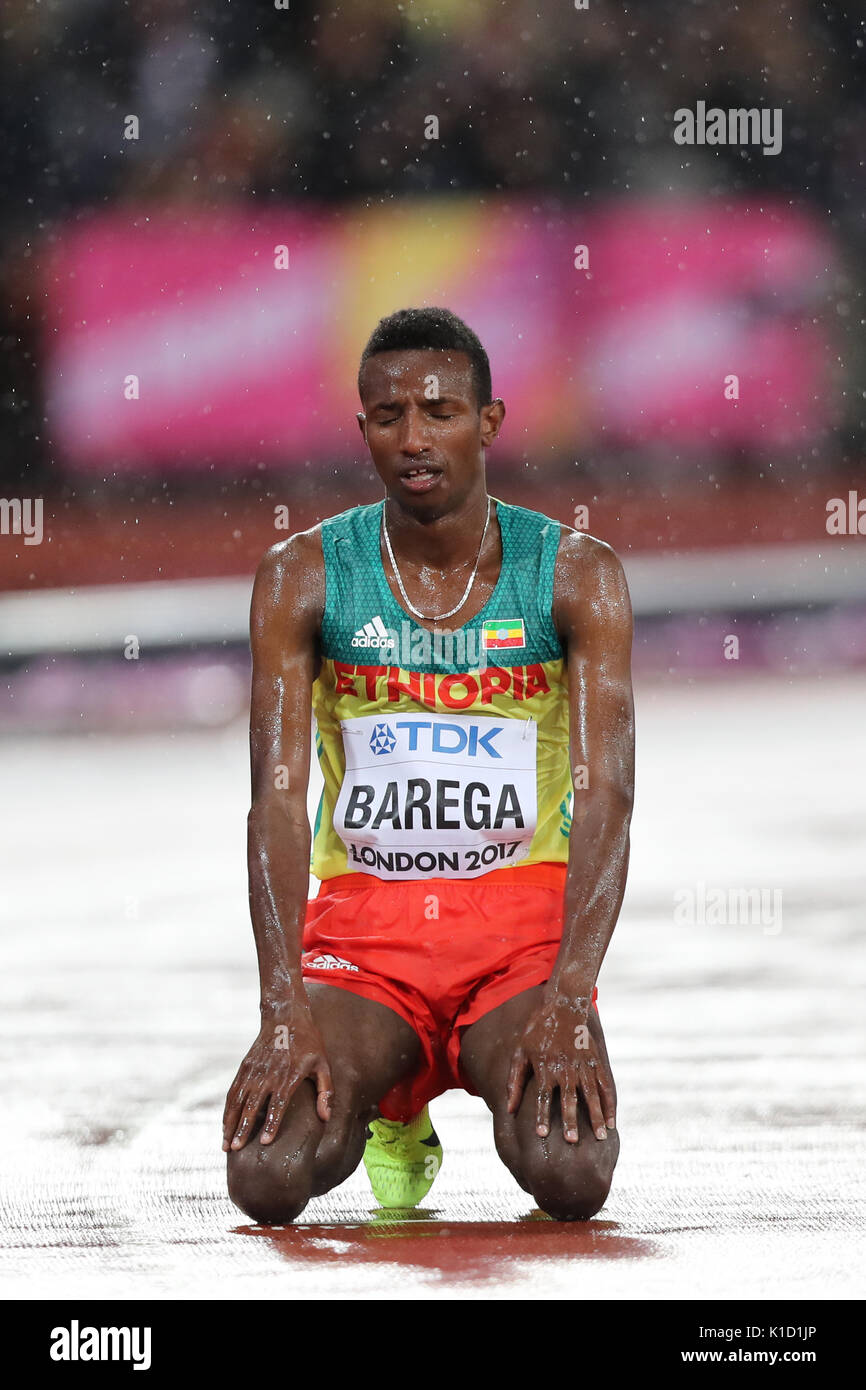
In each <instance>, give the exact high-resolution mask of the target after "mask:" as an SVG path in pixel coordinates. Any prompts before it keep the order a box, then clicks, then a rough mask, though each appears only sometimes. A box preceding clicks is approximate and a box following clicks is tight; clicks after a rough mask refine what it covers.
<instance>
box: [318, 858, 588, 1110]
mask: <svg viewBox="0 0 866 1390" xmlns="http://www.w3.org/2000/svg"><path fill="white" fill-rule="evenodd" d="M565 877H566V865H565V864H556V863H545V864H528V865H526V866H525V867H519V866H515V867H514V868H510V867H509V868H505V869H498V870H496V871H495V873H492V874H490V875H485V876H483V877H481V878H477V879H450V878H428V879H413V880H408V881H405V882H393V881H390V880H384V879H377V878H373V877H372V876H371V875H370V874H358V873H351V874H339V875H338V876H337V877H336V878H330V879H326V880H324V881H323V882H322V884H321V885H320V887H319V892H318V895H317V896H316V897H315V898H311V899H310V901H309V902H308V903H307V912H306V920H305V925H304V936H303V948H304V950H303V957H302V961H303V973H304V979H305V980H322V981H325V982H326V983H327V984H330V985H336V986H337V987H338V988H339V989H348V990H351V991H352V993H354V994H360V995H363V997H364V998H365V999H374V1000H376V1001H377V1002H378V1003H380V1004H385V1005H387V1007H388V1008H389V1009H393V1010H394V1012H395V1013H397V1014H399V1015H400V1017H401V1018H405V1020H406V1022H407V1023H409V1024H410V1025H411V1026H412V1028H414V1030H415V1032H416V1033H417V1034H418V1037H419V1038H420V1039H421V1046H422V1048H423V1056H422V1059H421V1061H420V1063H419V1065H418V1067H417V1069H416V1071H415V1072H414V1073H412V1074H411V1075H410V1076H407V1077H405V1078H404V1080H402V1081H401V1082H399V1083H398V1084H397V1085H396V1086H394V1087H393V1088H392V1089H391V1090H390V1091H389V1092H388V1093H387V1095H385V1096H383V1097H382V1099H381V1100H380V1102H379V1109H380V1111H381V1113H382V1114H383V1115H384V1116H385V1118H386V1119H389V1120H403V1121H407V1120H410V1119H411V1118H412V1116H413V1115H417V1113H418V1111H419V1110H421V1109H422V1108H423V1107H424V1106H425V1105H426V1104H427V1102H428V1101H429V1100H432V1099H433V1097H434V1096H438V1095H441V1094H442V1092H443V1091H448V1090H450V1089H451V1088H452V1087H459V1088H461V1089H463V1090H465V1091H468V1092H469V1093H470V1094H471V1095H477V1092H476V1091H474V1090H473V1088H472V1087H471V1086H470V1085H469V1083H468V1081H467V1078H466V1076H465V1075H464V1074H463V1072H462V1070H461V1067H460V1040H461V1036H462V1033H463V1030H464V1029H465V1028H468V1027H469V1025H470V1024H471V1023H475V1022H476V1020H477V1019H479V1018H481V1017H482V1015H483V1014H486V1013H489V1012H490V1010H491V1009H495V1008H497V1006H498V1005H499V1004H504V1003H505V1001H506V1000H507V999H511V998H513V996H514V995H515V994H520V993H521V991H523V990H525V989H529V988H531V986H533V985H540V984H543V983H544V981H545V980H547V979H549V977H550V973H551V970H552V968H553V963H554V961H555V960H556V956H557V953H558V951H559V944H560V938H561V936H562V917H563V904H564V894H565ZM596 994H597V991H595V990H593V996H592V997H593V1002H595V999H596ZM596 1007H597V1006H596Z"/></svg>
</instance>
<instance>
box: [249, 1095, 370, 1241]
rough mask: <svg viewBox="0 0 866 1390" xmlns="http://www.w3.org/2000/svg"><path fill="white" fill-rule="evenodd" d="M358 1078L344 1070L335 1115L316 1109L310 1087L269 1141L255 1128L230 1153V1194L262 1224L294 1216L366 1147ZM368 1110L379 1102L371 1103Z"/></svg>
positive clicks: (281, 1222)
mask: <svg viewBox="0 0 866 1390" xmlns="http://www.w3.org/2000/svg"><path fill="white" fill-rule="evenodd" d="M353 1081H354V1079H353V1078H352V1077H350V1076H342V1075H341V1093H342V1096H343V1097H344V1098H345V1099H344V1101H343V1103H342V1104H341V1103H340V1102H339V1101H337V1102H336V1103H335V1105H334V1110H333V1113H332V1115H331V1119H330V1120H328V1122H327V1123H326V1124H323V1123H322V1121H321V1120H320V1119H319V1117H318V1115H317V1114H316V1112H315V1097H314V1092H313V1091H312V1088H311V1089H310V1092H309V1095H306V1094H300V1095H299V1096H298V1097H297V1100H296V1101H294V1102H293V1103H292V1106H291V1107H290V1109H289V1111H288V1113H287V1114H286V1117H285V1119H284V1120H283V1124H282V1125H281V1127H280V1130H279V1132H278V1133H277V1136H276V1138H275V1139H274V1141H273V1143H271V1144H262V1143H260V1142H259V1139H258V1133H257V1132H254V1133H253V1134H252V1136H251V1137H250V1138H249V1139H248V1140H247V1143H246V1144H245V1146H244V1147H243V1148H242V1149H236V1150H230V1151H229V1153H228V1189H229V1196H230V1197H231V1199H232V1201H233V1202H234V1203H235V1205H236V1206H238V1207H240V1209H241V1211H243V1212H245V1213H246V1215H247V1216H249V1217H251V1218H252V1220H254V1221H255V1222H256V1223H257V1224H258V1225H260V1226H285V1225H288V1224H289V1222H291V1221H294V1220H295V1219H296V1218H297V1217H298V1216H300V1214H301V1212H302V1211H303V1210H304V1207H305V1206H306V1205H307V1203H308V1202H309V1200H310V1198H311V1197H321V1196H322V1195H323V1194H324V1193H325V1192H330V1191H331V1189H332V1188H334V1187H338V1186H339V1184H340V1183H341V1182H344V1181H345V1179H346V1178H347V1177H348V1176H349V1175H350V1173H352V1172H353V1171H354V1170H355V1168H357V1166H358V1164H359V1162H360V1160H361V1155H362V1153H363V1151H364V1135H365V1125H364V1120H365V1118H366V1111H365V1113H364V1114H363V1115H362V1114H361V1113H360V1111H359V1108H358V1106H357V1105H356V1104H355V1096H356V1089H355V1086H354V1084H353ZM367 1110H369V1112H370V1114H371V1115H372V1114H374V1113H375V1106H368V1107H367Z"/></svg>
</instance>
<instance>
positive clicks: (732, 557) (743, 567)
mask: <svg viewBox="0 0 866 1390" xmlns="http://www.w3.org/2000/svg"><path fill="white" fill-rule="evenodd" d="M621 558H622V561H623V565H624V567H625V571H626V576H627V578H628V583H629V589H630V591H631V597H632V605H633V607H634V612H635V616H636V617H650V616H663V615H665V614H668V613H669V614H676V613H694V612H703V611H716V612H726V611H738V612H741V611H745V610H748V609H758V610H762V609H775V608H792V607H804V606H806V605H807V604H833V603H856V602H863V601H866V543H864V542H859V543H858V542H857V541H854V542H853V543H846V542H841V543H839V544H836V543H834V542H832V541H828V543H827V544H825V545H821V546H814V545H813V546H789V545H773V546H763V547H748V548H742V547H733V548H730V549H725V550H709V551H707V550H704V551H695V552H686V553H680V554H675V553H671V552H665V553H664V554H660V555H650V554H640V555H627V556H622V557H621ZM251 593H252V577H250V578H248V579H190V580H161V581H160V580H158V581H156V582H154V583H146V584H120V585H104V586H103V585H99V586H96V585H94V586H92V587H87V588H82V589H36V590H32V591H29V592H21V593H8V594H4V595H2V596H0V657H4V656H5V657H13V658H17V657H23V656H32V655H35V654H36V653H39V652H55V653H61V652H81V653H85V652H100V651H115V652H116V651H120V650H122V648H123V646H124V645H125V643H126V641H127V639H128V638H129V637H136V638H137V639H138V641H139V643H140V644H141V646H142V647H145V646H146V647H187V646H189V645H190V644H191V643H193V642H198V643H204V644H207V645H215V644H217V645H218V644H220V643H223V642H226V643H237V642H246V641H247V640H248V634H249V606H250V596H251Z"/></svg>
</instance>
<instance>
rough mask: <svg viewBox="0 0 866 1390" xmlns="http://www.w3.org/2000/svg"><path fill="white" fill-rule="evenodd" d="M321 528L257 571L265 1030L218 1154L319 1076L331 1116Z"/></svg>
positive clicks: (255, 743)
mask: <svg viewBox="0 0 866 1390" xmlns="http://www.w3.org/2000/svg"><path fill="white" fill-rule="evenodd" d="M324 589H325V578H324V562H323V558H322V547H321V538H320V536H319V535H318V533H317V532H315V531H314V532H303V533H300V534H298V535H296V536H292V537H291V538H290V539H289V540H287V541H283V542H281V543H280V544H279V545H275V546H273V547H272V548H271V549H270V550H269V551H268V552H267V554H266V555H265V556H264V558H263V559H262V561H261V563H260V565H259V568H258V572H257V574H256V580H255V585H254V588H253V599H252V607H251V612H250V643H251V647H252V656H253V679H252V698H251V705H250V760H251V773H252V805H251V809H250V813H249V817H248V820H247V861H248V867H249V899H250V915H251V917H252V923H253V933H254V936H255V941H256V950H257V952H258V962H259V977H260V981H261V1030H260V1032H259V1036H258V1038H257V1039H256V1041H255V1043H254V1044H253V1046H252V1048H251V1049H250V1051H249V1053H248V1054H247V1056H246V1057H245V1058H244V1061H243V1062H242V1063H241V1067H240V1069H239V1071H238V1074H237V1076H236V1077H235V1080H234V1082H233V1084H232V1087H231V1089H230V1091H229V1094H228V1097H227V1100H226V1108H225V1115H224V1120H223V1148H224V1149H228V1148H229V1147H232V1148H242V1147H243V1145H244V1143H245V1142H246V1140H247V1138H248V1137H249V1133H250V1130H251V1128H252V1125H253V1123H254V1121H255V1117H256V1114H257V1113H258V1110H259V1109H260V1107H261V1106H262V1105H263V1104H264V1102H265V1101H266V1100H267V1099H268V1097H270V1106H269V1109H268V1114H267V1117H266V1120H265V1124H264V1126H263V1128H262V1132H261V1136H260V1137H261V1141H262V1143H270V1142H271V1141H272V1140H273V1139H274V1138H275V1136H276V1134H277V1131H278V1130H279V1127H280V1122H281V1120H282V1117H283V1114H284V1112H285V1108H286V1105H287V1104H288V1102H289V1100H290V1098H291V1096H292V1095H293V1094H294V1092H295V1090H297V1087H298V1086H299V1085H300V1084H301V1082H302V1081H303V1080H304V1079H305V1078H306V1077H308V1076H313V1075H315V1077H316V1085H317V1091H318V1112H319V1117H320V1119H322V1120H327V1119H328V1118H329V1116H330V1106H329V1100H330V1095H331V1078H330V1074H329V1071H328V1064H327V1059H326V1058H325V1055H324V1049H323V1047H322V1043H321V1038H320V1037H319V1035H318V1032H317V1030H316V1028H315V1025H314V1024H313V1019H312V1014H311V1012H310V1007H309V1001H308V999H307V995H306V992H305V990H304V985H303V979H302V975H301V938H302V934H303V924H304V915H305V909H306V903H307V893H308V888H309V863H310V824H309V819H308V817H307V785H308V780H309V773H310V724H311V690H312V684H313V680H314V679H315V676H316V671H317V666H318V655H317V643H318V633H319V629H320V625H321V616H322V613H323V611H324V600H325V593H324Z"/></svg>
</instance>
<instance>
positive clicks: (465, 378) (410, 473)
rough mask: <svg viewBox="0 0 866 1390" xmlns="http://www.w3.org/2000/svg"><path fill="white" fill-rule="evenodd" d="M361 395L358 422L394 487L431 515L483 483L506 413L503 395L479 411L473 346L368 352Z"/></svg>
mask: <svg viewBox="0 0 866 1390" xmlns="http://www.w3.org/2000/svg"><path fill="white" fill-rule="evenodd" d="M361 401H362V404H363V407H364V411H363V413H359V415H358V423H359V425H360V427H361V433H362V434H363V435H364V438H365V439H366V441H367V446H368V448H369V450H370V454H371V456H372V459H373V463H374V465H375V467H376V472H377V473H378V474H379V477H380V478H381V479H382V481H383V483H384V484H385V488H386V491H387V492H388V495H389V496H392V497H396V498H398V499H399V500H400V501H401V502H403V503H404V504H408V505H409V506H410V507H411V508H412V510H413V511H419V512H421V511H423V513H424V514H427V515H431V516H432V515H438V514H441V513H442V512H447V511H450V510H451V509H452V508H453V507H454V506H456V505H457V504H458V503H459V502H461V501H462V500H463V498H464V497H465V496H466V495H467V494H468V493H469V492H470V491H471V489H472V487H473V486H475V485H476V484H477V482H478V480H479V477H480V476H482V475H483V469H484V450H485V448H487V446H488V445H489V444H491V443H492V442H493V440H494V439H495V438H496V436H497V434H498V433H499V427H500V425H501V424H502V419H503V416H504V415H505V407H504V405H503V404H502V402H501V401H499V400H496V401H494V402H493V403H492V404H491V405H486V406H482V407H481V409H480V411H479V408H478V403H477V400H476V396H475V388H474V385H473V380H472V364H471V362H470V360H469V357H468V356H467V354H466V353H465V352H451V351H448V350H441V349H438V348H431V349H426V348H425V349H423V350H421V349H416V350H413V351H402V350H401V351H399V352H380V353H377V354H376V355H375V356H374V357H370V358H368V359H367V362H366V363H365V366H364V370H363V374H362V377H361Z"/></svg>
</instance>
